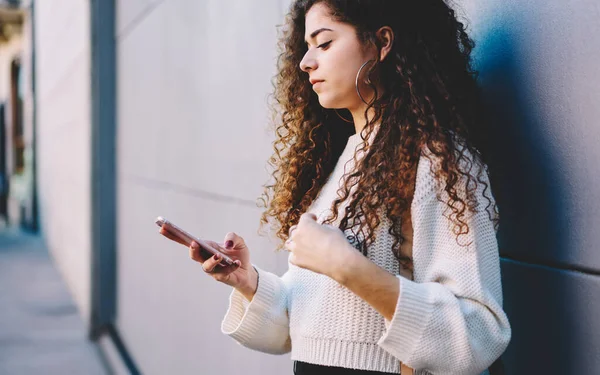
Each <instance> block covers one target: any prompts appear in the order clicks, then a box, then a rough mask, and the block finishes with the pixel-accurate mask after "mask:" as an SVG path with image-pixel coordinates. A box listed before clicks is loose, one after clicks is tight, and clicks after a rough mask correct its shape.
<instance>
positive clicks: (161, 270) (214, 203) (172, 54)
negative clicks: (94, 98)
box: [116, 0, 292, 375]
mask: <svg viewBox="0 0 600 375" xmlns="http://www.w3.org/2000/svg"><path fill="white" fill-rule="evenodd" d="M282 7H283V5H282V3H280V1H279V0H268V1H261V2H260V4H258V3H256V2H249V1H246V0H227V1H197V0H164V1H141V0H136V1H129V0H120V1H118V2H117V56H118V58H117V74H118V82H117V112H118V113H117V120H118V132H117V146H118V147H117V153H118V159H117V160H118V178H117V180H118V189H117V193H118V205H117V206H118V236H117V246H118V259H117V262H118V270H117V276H118V301H117V306H118V310H117V322H116V323H117V324H116V325H117V328H118V330H119V332H120V334H121V337H122V339H123V342H124V344H125V345H126V347H127V348H128V350H129V351H130V353H131V355H132V357H133V358H134V360H135V362H136V364H137V365H138V367H139V369H140V371H141V372H142V373H144V374H167V373H172V374H197V373H206V374H213V373H214V374H216V373H222V374H232V375H234V374H240V375H241V374H244V375H246V374H282V373H289V372H291V366H292V364H291V362H290V360H289V356H270V355H267V354H262V353H258V352H253V351H250V350H248V349H246V348H243V347H241V346H240V345H238V344H237V343H235V342H234V341H233V340H231V339H230V338H228V337H226V336H224V335H222V334H221V333H220V324H221V320H222V318H223V316H224V314H225V312H226V308H227V305H228V297H229V294H230V291H231V289H230V288H229V287H227V286H225V285H222V284H218V283H216V282H215V281H213V280H212V279H210V278H209V277H207V276H206V275H205V274H203V272H202V271H201V268H200V265H199V264H197V263H194V262H192V261H191V260H190V259H189V256H188V250H187V249H186V248H184V247H182V246H180V245H176V244H174V243H172V242H170V241H168V240H166V239H164V238H162V237H161V236H159V234H158V233H157V232H158V228H157V227H156V226H155V224H154V218H155V217H156V216H158V215H163V216H165V217H167V218H169V219H171V220H173V221H175V222H176V223H178V224H180V225H181V226H182V227H183V228H186V229H188V230H190V231H191V232H193V233H194V234H196V235H198V236H200V237H204V238H209V239H214V240H216V241H222V240H223V238H224V237H225V235H226V233H227V232H229V231H234V232H237V233H239V234H241V235H242V236H243V237H244V238H245V239H246V240H247V242H248V244H249V247H250V249H251V251H252V261H253V262H255V263H256V264H258V265H259V266H261V267H263V268H264V269H267V270H270V271H273V272H275V273H278V274H282V273H283V272H284V271H285V269H286V268H287V254H283V253H280V254H277V253H275V252H274V249H275V244H274V243H271V242H270V241H269V240H268V239H266V238H263V237H259V236H258V235H257V234H256V231H257V229H258V223H259V215H260V213H261V210H260V209H259V208H257V207H256V204H255V201H256V198H257V197H258V196H259V195H260V193H261V192H262V184H264V183H265V182H266V181H267V179H268V175H267V173H266V170H265V163H266V160H267V159H268V157H269V156H270V154H271V150H272V148H271V141H272V136H271V134H270V133H269V132H268V130H267V127H268V123H269V122H268V120H269V113H268V112H267V106H266V102H267V95H268V94H269V93H270V92H271V90H272V87H271V77H272V76H273V75H274V73H275V57H276V55H275V44H276V28H275V25H276V24H279V23H281V21H282V19H283V18H282V10H281V9H282Z"/></svg>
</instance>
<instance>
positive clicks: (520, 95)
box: [474, 25, 598, 374]
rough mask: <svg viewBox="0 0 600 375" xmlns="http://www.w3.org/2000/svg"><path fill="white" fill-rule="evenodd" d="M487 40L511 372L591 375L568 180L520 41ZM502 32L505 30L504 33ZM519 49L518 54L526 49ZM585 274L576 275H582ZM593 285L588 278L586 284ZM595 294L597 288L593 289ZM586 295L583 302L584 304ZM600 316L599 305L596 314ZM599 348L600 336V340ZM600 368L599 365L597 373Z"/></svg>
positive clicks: (486, 82) (589, 322) (483, 78)
mask: <svg viewBox="0 0 600 375" xmlns="http://www.w3.org/2000/svg"><path fill="white" fill-rule="evenodd" d="M495 26H496V27H497V28H496V29H490V30H493V31H490V32H489V33H487V34H484V35H482V36H481V37H480V38H479V40H478V45H477V49H476V52H477V55H475V56H474V58H475V60H476V67H477V69H478V70H479V72H480V82H481V84H482V86H483V93H484V101H485V106H486V113H487V114H488V125H489V132H490V139H491V140H492V144H490V145H489V167H490V174H491V179H492V184H493V186H494V195H495V197H496V200H497V203H498V207H499V210H500V215H501V225H500V229H499V233H498V241H499V245H500V253H501V256H502V257H503V258H504V259H503V261H502V282H503V286H504V307H505V310H506V312H507V314H508V316H509V319H510V322H511V326H512V340H511V343H510V345H509V347H508V349H507V351H506V353H505V354H504V356H503V358H504V362H505V367H506V373H507V374H530V373H534V374H560V373H569V374H591V373H593V371H594V367H592V366H597V365H598V363H595V364H594V363H593V362H594V361H595V362H598V359H597V358H595V357H597V353H595V351H596V350H597V346H596V349H594V347H593V346H591V347H590V346H587V347H585V346H586V345H588V343H589V341H590V339H589V336H590V333H589V332H585V330H586V329H585V327H586V326H587V327H593V325H594V323H596V325H597V324H598V323H597V322H594V320H593V319H592V318H591V316H590V315H593V314H590V312H591V311H592V310H589V309H592V308H593V307H592V306H590V307H588V311H587V312H585V311H574V309H573V306H581V301H579V302H577V301H576V299H577V298H582V296H581V294H582V292H581V291H582V289H581V288H584V289H585V287H586V285H587V284H586V283H584V282H582V280H581V279H579V278H580V277H582V276H583V277H585V275H582V274H579V273H574V272H573V271H566V270H565V269H568V268H570V265H569V264H568V259H569V256H568V252H569V241H568V235H569V233H572V232H571V231H572V230H573V228H571V223H570V221H569V220H568V219H567V218H568V215H567V213H568V212H567V210H568V207H567V202H568V195H567V194H568V190H567V187H568V186H569V184H568V182H567V181H565V177H564V176H565V174H562V173H558V172H559V171H560V170H561V169H560V168H561V167H564V166H561V164H560V160H558V158H557V153H556V148H557V146H558V145H556V144H552V142H551V141H549V137H548V132H549V129H548V127H546V126H545V124H544V122H543V121H542V120H541V117H540V116H538V114H539V113H540V112H539V108H536V106H535V103H536V99H537V98H535V97H531V96H532V94H531V93H532V92H534V90H533V89H532V87H533V86H531V85H532V84H535V82H532V78H530V79H528V77H526V76H525V73H524V72H525V71H527V69H523V66H522V65H523V61H526V58H524V56H519V55H518V54H517V51H525V50H527V49H526V48H522V46H518V45H517V43H519V42H520V40H519V39H517V38H516V37H514V35H511V32H510V29H509V28H508V25H507V26H506V28H504V29H503V28H502V27H498V25H495ZM500 26H502V25H500ZM517 47H518V48H517ZM574 274H576V277H573V275H574ZM583 281H585V280H583ZM588 289H589V288H588ZM578 295H579V296H580V297H576V296H578ZM595 307H596V311H598V305H596V306H595ZM594 340H596V341H597V340H598V339H597V338H595V339H592V340H591V341H594ZM595 370H597V367H596V369H595Z"/></svg>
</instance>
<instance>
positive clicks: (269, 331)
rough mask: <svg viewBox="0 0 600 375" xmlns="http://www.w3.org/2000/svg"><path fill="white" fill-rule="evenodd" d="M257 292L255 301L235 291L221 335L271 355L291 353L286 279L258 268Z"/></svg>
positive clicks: (230, 299)
mask: <svg viewBox="0 0 600 375" xmlns="http://www.w3.org/2000/svg"><path fill="white" fill-rule="evenodd" d="M256 270H257V271H258V275H259V278H258V280H259V282H258V288H257V290H256V294H255V295H254V298H252V301H250V302H249V301H248V300H247V299H246V298H245V297H244V296H243V295H242V294H241V293H240V292H238V291H237V290H236V289H233V291H232V293H231V295H230V297H229V308H228V310H227V313H226V315H225V318H224V319H223V322H222V323H221V331H222V332H223V333H224V334H226V335H228V336H230V337H231V338H233V339H234V340H236V341H237V342H238V343H239V344H241V345H243V346H245V347H248V348H250V349H253V350H258V351H261V352H265V353H269V354H284V353H288V352H289V351H290V350H291V340H290V334H289V331H290V328H289V319H288V309H287V293H286V287H285V283H284V278H285V277H286V275H284V276H283V278H280V277H278V276H277V275H275V274H272V273H270V272H267V271H263V270H261V269H260V268H258V267H256Z"/></svg>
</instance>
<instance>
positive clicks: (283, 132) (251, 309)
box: [165, 0, 511, 375]
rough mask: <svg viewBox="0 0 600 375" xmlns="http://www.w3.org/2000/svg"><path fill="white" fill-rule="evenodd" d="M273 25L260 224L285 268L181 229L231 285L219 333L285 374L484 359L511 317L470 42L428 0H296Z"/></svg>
mask: <svg viewBox="0 0 600 375" xmlns="http://www.w3.org/2000/svg"><path fill="white" fill-rule="evenodd" d="M286 25H287V27H286V29H285V32H284V35H283V37H282V40H281V44H280V47H281V49H282V53H281V55H280V59H279V73H278V75H277V79H276V90H275V96H274V97H275V99H276V102H277V108H276V111H277V113H278V114H279V115H280V116H279V117H278V118H279V124H278V126H277V129H276V135H277V139H276V141H275V144H274V149H275V153H274V156H273V157H272V158H271V164H272V166H273V167H274V173H273V177H274V182H273V184H272V185H269V186H267V189H266V192H265V195H264V197H263V198H264V199H263V201H264V203H265V207H266V211H265V213H264V214H263V217H262V224H270V225H271V227H272V228H275V231H276V233H277V236H278V237H279V238H280V239H281V241H282V247H285V248H286V249H287V250H289V251H290V255H289V270H288V271H287V272H286V273H285V275H284V276H283V277H281V278H280V277H278V276H276V275H274V274H272V273H270V272H267V271H265V270H262V269H260V268H259V267H257V266H254V265H253V264H252V263H251V261H250V255H251V251H250V250H249V249H248V248H247V246H246V244H245V243H244V240H243V239H242V238H241V237H240V236H238V235H236V234H235V233H229V234H227V236H226V237H225V241H224V243H223V244H217V243H214V242H213V243H212V244H213V246H219V247H221V248H222V251H223V252H224V253H226V254H227V255H229V256H230V257H232V258H234V259H236V262H235V263H236V264H235V265H234V266H230V267H226V268H223V267H220V266H217V263H218V262H219V261H220V258H219V257H218V256H215V257H212V258H208V259H204V258H202V256H201V255H200V251H199V249H198V247H197V246H196V245H195V244H194V245H193V246H192V247H191V248H190V255H191V257H192V259H194V260H196V261H198V262H200V263H202V268H203V270H204V271H205V272H207V273H208V274H209V275H211V276H212V277H213V278H214V279H215V280H217V281H220V282H223V283H225V284H228V285H231V286H232V287H233V288H234V290H233V292H232V295H231V299H230V306H229V310H228V312H227V315H226V316H225V319H224V321H223V323H222V330H223V332H224V333H225V334H227V335H229V336H231V337H232V338H233V339H235V340H237V341H238V342H239V343H241V344H242V345H245V346H247V347H249V348H251V349H254V350H259V351H263V352H267V353H287V352H289V351H291V352H292V354H291V356H292V359H293V360H294V361H295V362H294V370H295V373H296V374H376V373H396V374H397V373H399V372H400V371H401V370H402V373H405V371H406V373H408V372H409V371H410V372H412V370H411V369H414V371H415V373H417V374H445V375H448V374H480V373H485V372H486V369H487V368H488V367H489V366H490V365H491V364H492V363H493V362H494V361H495V360H496V359H497V358H498V357H500V355H501V354H502V353H503V352H504V350H505V348H506V346H507V345H508V343H509V341H510V338H511V328H510V325H509V322H508V319H507V317H506V314H505V312H504V311H503V308H502V287H501V280H500V266H499V255H498V245H497V241H496V236H495V235H496V230H497V222H498V214H497V209H496V204H495V201H494V198H493V196H492V192H491V189H490V186H489V178H488V171H487V166H486V164H485V161H484V154H482V152H483V149H482V145H481V139H482V137H481V134H482V131H481V126H482V119H481V116H480V114H479V109H480V106H479V104H478V100H479V96H478V88H477V83H476V72H474V71H473V69H472V67H471V59H470V54H471V50H472V49H473V46H474V44H473V41H472V40H471V39H470V38H469V37H468V36H467V34H466V32H465V29H464V26H463V24H462V23H460V22H459V21H457V19H456V17H455V13H454V11H453V10H452V9H451V8H450V7H449V6H448V5H447V4H446V3H445V2H444V1H443V0H321V1H319V0H298V1H295V2H294V3H293V4H292V8H291V12H290V14H289V15H288V17H287V23H286ZM165 235H166V234H165ZM284 241H285V242H284Z"/></svg>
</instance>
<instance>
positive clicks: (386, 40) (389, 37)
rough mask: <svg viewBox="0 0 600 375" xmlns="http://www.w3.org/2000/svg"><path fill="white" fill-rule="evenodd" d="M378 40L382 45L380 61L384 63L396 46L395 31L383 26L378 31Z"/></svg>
mask: <svg viewBox="0 0 600 375" xmlns="http://www.w3.org/2000/svg"><path fill="white" fill-rule="evenodd" d="M376 35H377V39H378V40H379V42H380V43H381V50H380V52H379V60H380V61H383V60H384V59H385V58H386V57H387V56H388V55H389V53H390V51H391V50H392V46H393V45H394V31H393V30H392V28H391V27H389V26H383V27H382V28H380V29H379V30H377V33H376Z"/></svg>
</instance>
